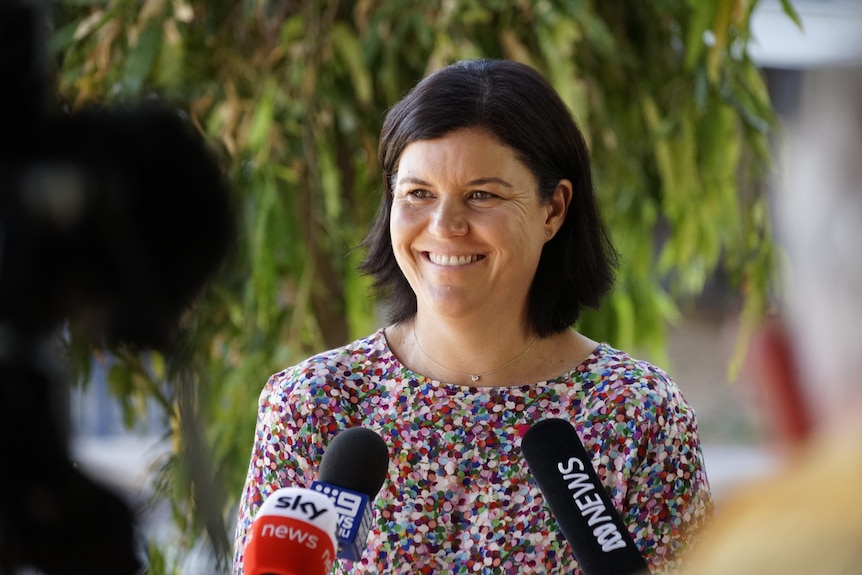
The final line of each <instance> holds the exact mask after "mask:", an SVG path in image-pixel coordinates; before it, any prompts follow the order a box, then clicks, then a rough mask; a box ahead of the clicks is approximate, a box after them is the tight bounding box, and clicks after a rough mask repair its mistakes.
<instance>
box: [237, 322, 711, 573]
mask: <svg viewBox="0 0 862 575" xmlns="http://www.w3.org/2000/svg"><path fill="white" fill-rule="evenodd" d="M546 417H556V418H562V419H566V420H569V421H571V422H573V424H574V425H575V427H576V429H577V431H578V434H579V435H580V437H581V440H582V441H583V443H584V445H585V446H586V448H587V450H588V451H592V459H593V465H594V467H595V468H596V471H597V472H598V475H599V477H600V478H601V479H602V481H603V482H604V484H605V486H606V487H607V489H608V491H609V493H610V495H611V499H612V500H613V502H614V505H615V506H616V507H617V509H619V510H620V512H621V513H622V516H623V519H624V521H625V522H626V524H627V525H628V527H629V531H630V532H631V534H632V537H633V538H634V540H635V542H636V543H637V545H638V547H639V548H640V549H641V551H642V552H643V553H644V555H645V556H646V558H647V561H648V563H649V564H650V567H651V569H652V570H653V572H654V573H665V572H672V571H674V570H675V569H676V568H678V566H679V565H678V564H679V555H680V552H681V550H682V549H683V548H684V547H686V546H687V544H688V543H689V541H690V540H691V538H692V537H693V536H694V534H695V532H696V531H698V530H699V528H700V527H701V525H702V524H703V523H704V522H705V520H706V518H707V517H708V516H709V515H710V512H711V509H712V500H711V497H710V493H709V484H708V482H707V478H706V474H705V471H704V466H703V457H702V454H701V451H700V445H699V439H698V435H697V425H696V423H695V415H694V412H693V411H692V409H691V407H689V406H688V404H686V402H685V400H684V399H683V397H682V395H681V393H680V391H679V389H678V388H677V387H676V385H675V384H674V383H673V382H672V381H671V380H670V378H669V377H668V376H667V375H666V374H665V373H664V372H662V371H661V370H659V369H657V368H655V367H654V366H652V365H650V364H648V363H646V362H643V361H638V360H634V359H632V358H631V357H629V356H628V355H627V354H625V353H623V352H620V351H618V350H615V349H613V348H611V347H610V346H608V345H606V344H601V345H599V346H598V347H597V348H596V349H595V351H594V352H593V353H592V354H591V355H590V356H589V357H588V358H587V359H585V360H584V362H583V363H582V364H581V365H579V366H578V367H577V368H575V369H574V370H572V371H571V372H570V373H566V374H564V375H562V376H560V377H559V378H557V379H553V380H550V381H547V382H542V383H538V384H533V385H519V386H513V387H501V388H498V387H464V386H457V385H449V384H445V383H441V382H439V381H434V380H431V379H428V378H426V377H423V376H421V375H419V374H417V373H414V372H412V371H410V370H409V369H407V368H406V367H404V366H403V365H402V364H401V363H400V362H399V361H398V359H396V358H395V356H394V355H393V354H392V352H391V351H390V349H389V346H388V345H387V342H386V338H385V336H384V334H383V331H382V330H380V331H378V332H376V333H375V334H373V335H371V336H369V337H367V338H363V339H360V340H358V341H356V342H354V343H352V344H350V345H348V346H346V347H343V348H340V349H335V350H331V351H327V352H325V353H322V354H319V355H317V356H314V357H312V358H310V359H308V360H306V361H304V362H303V363H300V364H299V365H296V366H294V367H292V368H290V369H287V370H285V371H282V372H279V373H277V374H275V375H273V376H272V377H271V378H270V380H269V381H268V382H267V384H266V386H265V388H264V389H263V392H262V393H261V396H260V412H259V415H258V422H257V430H256V434H255V442H254V447H253V451H252V456H251V463H250V466H249V473H248V479H247V482H246V486H245V490H244V492H243V496H242V501H241V503H240V509H239V516H238V523H237V539H236V555H235V564H234V573H236V574H237V575H240V574H242V560H243V551H244V548H245V540H246V535H247V533H248V530H249V527H250V525H251V521H252V519H253V517H254V514H255V512H256V510H257V509H258V508H259V507H260V505H261V503H262V502H263V500H264V499H265V498H266V497H267V496H268V495H269V494H270V493H272V492H273V491H274V490H276V489H278V488H280V487H283V486H286V485H296V486H308V485H310V483H311V482H312V481H313V480H314V478H315V476H316V470H317V466H318V464H319V462H320V459H321V457H322V456H323V452H324V450H325V448H326V446H327V445H328V444H329V442H330V441H331V440H332V438H333V437H334V436H335V435H336V434H337V433H338V432H339V430H342V429H346V428H348V427H354V426H363V427H367V428H369V429H372V430H374V431H376V432H377V433H379V434H380V435H381V436H382V437H383V439H384V440H385V441H386V443H387V444H388V446H389V453H390V464H389V477H388V479H387V480H386V482H385V483H384V484H383V487H382V489H381V490H380V493H379V495H378V496H377V499H376V501H375V505H376V510H375V519H376V525H375V526H374V528H373V529H372V532H371V533H370V534H369V537H368V548H367V550H366V552H365V553H364V555H363V556H362V559H361V560H360V561H356V562H353V563H350V562H347V561H342V562H341V564H339V565H337V566H336V568H335V570H334V572H335V573H399V574H401V573H403V574H408V573H409V574H411V575H413V574H417V573H434V574H441V575H447V574H456V573H457V574H461V573H482V574H486V575H490V574H515V573H517V574H524V573H543V574H544V573H572V574H580V573H581V572H580V570H579V569H578V567H577V564H576V563H575V562H574V560H573V559H572V552H571V550H570V548H569V546H568V544H567V543H566V540H565V538H564V537H563V535H562V533H560V532H559V530H558V528H557V527H556V524H555V522H554V520H553V518H552V517H551V515H550V511H549V510H548V508H547V507H546V505H545V502H544V500H543V498H542V494H541V492H540V491H539V488H538V486H537V484H536V483H535V481H534V480H533V479H532V478H531V476H530V473H529V471H528V469H527V466H526V463H525V461H524V459H523V457H522V456H521V449H520V433H519V431H521V430H523V429H524V427H525V426H529V425H530V424H532V423H534V422H536V421H538V420H540V419H543V418H546Z"/></svg>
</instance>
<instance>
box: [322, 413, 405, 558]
mask: <svg viewBox="0 0 862 575" xmlns="http://www.w3.org/2000/svg"><path fill="white" fill-rule="evenodd" d="M388 470H389V449H388V448H387V447H386V443H385V442H384V441H383V438H381V437H380V436H379V435H377V434H376V433H375V432H373V431H371V430H370V429H366V428H363V427H351V428H349V429H345V430H344V431H342V432H341V433H339V434H338V435H336V436H335V438H334V439H333V440H332V442H330V444H329V446H328V447H327V448H326V451H325V452H324V454H323V459H322V461H321V462H320V471H319V473H318V480H317V481H315V482H314V483H312V484H311V489H313V490H315V491H319V492H321V493H323V494H324V495H326V496H328V497H329V498H330V499H331V500H332V502H333V503H334V504H335V510H336V511H337V512H338V532H337V537H338V553H337V556H338V557H339V558H341V559H347V560H349V561H356V560H357V559H359V558H360V557H361V556H362V552H363V551H364V550H365V541H366V540H367V538H368V532H369V531H370V530H371V524H372V522H373V512H372V508H371V507H372V506H371V500H372V499H374V497H376V496H377V493H378V492H379V491H380V488H381V487H382V486H383V482H384V481H385V480H386V476H387V473H388Z"/></svg>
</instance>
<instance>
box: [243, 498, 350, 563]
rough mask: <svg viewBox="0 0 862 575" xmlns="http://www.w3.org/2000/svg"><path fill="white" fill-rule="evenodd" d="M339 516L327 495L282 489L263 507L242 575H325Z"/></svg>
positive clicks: (333, 560) (330, 560)
mask: <svg viewBox="0 0 862 575" xmlns="http://www.w3.org/2000/svg"><path fill="white" fill-rule="evenodd" d="M337 525H338V514H337V512H336V510H335V505H334V504H333V503H332V501H331V500H330V499H329V497H327V496H326V495H324V494H322V493H318V492H317V491H312V490H311V489H303V488H301V487H282V488H281V489H279V490H277V491H275V492H274V493H273V494H272V495H270V496H269V497H268V498H267V499H266V501H264V502H263V505H261V507H260V510H259V511H258V513H257V517H255V519H254V523H253V524H252V526H251V532H250V534H249V540H248V543H247V544H246V549H245V563H244V571H245V575H329V573H330V572H331V571H332V565H333V563H334V562H335V550H336V547H337V545H338V540H337V539H336V536H335V534H336V529H337Z"/></svg>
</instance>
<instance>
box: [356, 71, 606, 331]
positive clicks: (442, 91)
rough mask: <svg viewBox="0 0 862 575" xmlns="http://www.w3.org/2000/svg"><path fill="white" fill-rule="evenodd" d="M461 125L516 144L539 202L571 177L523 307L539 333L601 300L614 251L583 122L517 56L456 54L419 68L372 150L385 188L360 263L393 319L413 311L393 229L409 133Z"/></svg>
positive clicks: (426, 134) (435, 134)
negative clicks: (564, 206) (566, 200)
mask: <svg viewBox="0 0 862 575" xmlns="http://www.w3.org/2000/svg"><path fill="white" fill-rule="evenodd" d="M463 128H476V129H481V130H484V131H486V132H488V133H490V134H492V135H494V136H495V137H496V138H498V139H499V140H500V141H501V142H502V143H504V144H505V145H507V146H509V147H510V148H512V149H513V150H514V151H515V153H516V155H517V156H518V157H519V159H520V160H521V161H523V162H524V165H526V166H527V168H529V169H530V171H532V173H533V174H534V176H535V178H536V182H537V184H538V193H539V195H540V196H541V200H542V201H543V202H548V201H550V199H551V197H552V196H553V193H554V190H555V189H556V187H557V183H558V182H559V181H560V180H561V179H564V178H565V179H568V180H570V181H571V182H572V186H573V197H572V202H571V204H570V205H569V210H568V214H567V215H566V219H565V222H564V223H563V226H562V227H561V228H560V230H559V231H558V232H557V234H556V235H555V236H554V238H553V239H551V240H550V241H549V242H548V243H547V244H545V247H544V248H543V250H542V255H541V258H540V260H539V265H538V269H537V270H536V276H535V278H533V284H532V286H531V288H530V295H529V303H528V309H527V313H528V318H527V319H528V321H529V324H530V327H531V329H532V330H533V332H534V333H535V334H536V335H538V336H541V337H545V336H548V335H552V334H555V333H559V332H562V331H564V330H566V329H568V328H570V327H571V326H572V325H573V324H574V323H575V322H576V321H577V320H578V317H579V316H580V314H581V310H582V309H583V307H584V306H589V307H597V306H598V305H599V303H600V302H601V299H602V298H603V297H604V296H605V294H607V292H608V291H610V289H611V288H612V287H613V283H614V271H615V268H616V265H617V252H616V250H615V249H614V246H613V244H612V243H611V240H610V238H609V236H608V233H607V230H606V228H605V225H604V223H603V221H602V219H601V216H600V214H599V210H598V205H597V202H596V197H595V193H594V191H593V181H592V176H591V175H590V164H589V158H588V153H587V146H586V143H585V142H584V137H583V135H582V134H581V131H580V130H579V129H578V126H577V124H576V123H575V121H574V119H573V118H572V114H571V112H569V109H568V108H567V107H566V105H565V104H564V103H563V101H562V100H561V99H560V97H559V96H558V95H557V93H556V91H555V90H554V89H553V87H551V85H550V84H549V83H548V82H547V81H546V80H545V79H544V78H543V77H542V76H541V75H540V74H539V73H538V72H536V71H535V70H534V69H532V68H530V67H529V66H526V65H524V64H519V63H517V62H513V61H508V60H489V59H480V60H465V61H461V62H456V63H454V64H452V65H450V66H447V67H445V68H442V69H441V70H438V71H436V72H434V73H432V74H430V75H428V76H427V77H425V78H424V79H423V80H422V81H421V82H419V83H418V84H417V85H416V86H415V87H414V88H413V89H412V90H411V91H410V92H409V93H408V94H407V95H406V96H405V97H404V98H403V99H402V100H401V101H400V102H398V103H397V104H396V105H395V106H393V107H392V108H391V109H390V110H389V112H388V113H387V115H386V119H385V120H384V122H383V129H382V131H381V134H380V147H379V151H378V153H379V159H380V163H381V166H382V168H383V178H384V187H385V190H384V194H383V198H382V204H381V206H380V209H379V211H378V213H377V218H376V220H375V222H374V224H373V225H372V228H371V230H370V231H369V234H368V237H366V238H365V241H364V242H363V244H362V246H363V247H364V248H365V249H366V255H365V259H364V260H363V262H362V264H361V265H360V267H359V269H360V271H362V272H363V273H366V274H369V275H371V276H373V277H374V278H375V283H374V287H375V288H376V289H377V290H378V292H379V293H380V294H382V295H383V296H384V298H385V299H386V300H387V304H388V312H389V320H390V321H392V322H395V323H400V322H404V321H406V320H409V319H411V318H412V317H413V316H414V315H415V314H416V294H415V293H413V289H412V288H411V287H410V284H409V283H407V279H406V278H405V277H404V274H403V273H402V272H401V269H400V268H399V267H398V264H397V262H396V260H395V254H394V253H393V251H392V242H391V238H390V235H389V218H390V215H391V210H392V192H393V190H392V186H393V183H394V178H395V175H396V172H397V171H398V161H399V158H400V157H401V153H402V152H403V151H404V148H405V147H407V145H408V144H410V143H411V142H415V141H418V140H430V139H434V138H440V137H443V136H445V135H447V134H449V133H451V132H454V131H456V130H460V129H463Z"/></svg>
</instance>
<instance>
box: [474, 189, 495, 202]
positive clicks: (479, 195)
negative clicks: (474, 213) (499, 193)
mask: <svg viewBox="0 0 862 575" xmlns="http://www.w3.org/2000/svg"><path fill="white" fill-rule="evenodd" d="M493 197H495V196H494V194H492V193H491V192H484V191H482V190H476V191H475V192H470V199H471V200H490V199H491V198H493Z"/></svg>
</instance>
